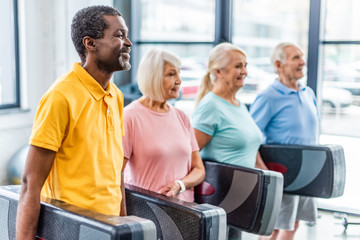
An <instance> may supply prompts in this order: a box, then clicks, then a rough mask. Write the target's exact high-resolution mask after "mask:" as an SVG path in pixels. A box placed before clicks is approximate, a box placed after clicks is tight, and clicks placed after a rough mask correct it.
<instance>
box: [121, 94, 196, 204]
mask: <svg viewBox="0 0 360 240" xmlns="http://www.w3.org/2000/svg"><path fill="white" fill-rule="evenodd" d="M124 126H125V136H124V137H123V146H124V156H125V157H126V158H127V159H129V161H128V163H127V165H126V168H125V173H124V181H125V183H128V184H131V185H134V186H138V187H141V188H145V189H149V190H151V191H154V192H159V191H160V189H161V188H162V187H164V186H166V185H167V184H169V183H172V182H174V181H175V180H177V179H182V178H184V177H185V176H186V175H187V174H188V173H189V171H190V170H191V155H192V152H194V151H198V150H199V147H198V144H197V141H196V138H195V135H194V130H193V128H192V127H191V124H190V120H189V118H188V117H187V116H186V115H185V113H183V112H182V111H180V110H179V109H176V108H175V107H173V106H171V105H170V110H169V111H168V112H166V113H158V112H154V111H152V110H150V109H148V108H147V107H145V106H143V105H142V104H141V103H140V102H139V101H134V102H132V103H130V104H129V105H128V106H126V107H125V109H124ZM177 198H179V199H181V200H184V201H189V202H190V201H194V192H193V191H192V190H187V191H185V192H183V193H181V194H179V195H178V196H177Z"/></svg>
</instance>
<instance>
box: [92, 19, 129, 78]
mask: <svg viewBox="0 0 360 240" xmlns="http://www.w3.org/2000/svg"><path fill="white" fill-rule="evenodd" d="M103 17H104V19H105V21H106V23H107V28H106V29H105V30H104V37H103V38H100V39H95V40H94V41H95V45H96V56H97V58H96V65H97V66H98V68H99V69H100V70H102V71H105V72H108V73H112V72H115V71H120V70H129V69H130V68H131V65H130V62H129V60H130V50H131V46H132V43H131V41H130V40H129V38H128V28H127V26H126V24H125V21H124V19H123V18H122V17H120V16H111V15H104V16H103Z"/></svg>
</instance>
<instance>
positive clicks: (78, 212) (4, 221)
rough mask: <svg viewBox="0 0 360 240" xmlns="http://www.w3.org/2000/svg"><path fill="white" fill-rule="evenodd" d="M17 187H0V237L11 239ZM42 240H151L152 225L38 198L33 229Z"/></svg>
mask: <svg viewBox="0 0 360 240" xmlns="http://www.w3.org/2000/svg"><path fill="white" fill-rule="evenodd" d="M19 192H20V185H16V186H15V185H14V186H2V187H0V236H1V239H2V240H14V239H15V224H16V212H17V205H18V199H19ZM37 237H38V239H43V240H64V239H66V240H119V239H121V240H155V239H156V228H155V225H154V223H153V222H151V221H150V220H147V219H142V218H140V217H136V216H127V217H119V216H109V215H103V214H100V213H96V212H94V211H90V210H86V209H83V208H79V207H76V206H74V205H70V204H67V203H64V202H61V201H58V200H54V199H50V198H43V197H42V198H41V211H40V217H39V224H38V229H37Z"/></svg>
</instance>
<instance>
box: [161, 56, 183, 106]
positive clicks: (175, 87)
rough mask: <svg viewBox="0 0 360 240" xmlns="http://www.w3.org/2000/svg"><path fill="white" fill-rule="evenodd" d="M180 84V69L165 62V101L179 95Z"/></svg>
mask: <svg viewBox="0 0 360 240" xmlns="http://www.w3.org/2000/svg"><path fill="white" fill-rule="evenodd" d="M180 84H181V79H180V69H179V68H176V67H174V66H173V65H172V64H170V63H168V62H165V64H164V70H163V90H164V93H163V97H164V100H165V101H167V100H169V99H172V98H178V97H179V94H180V93H179V90H180Z"/></svg>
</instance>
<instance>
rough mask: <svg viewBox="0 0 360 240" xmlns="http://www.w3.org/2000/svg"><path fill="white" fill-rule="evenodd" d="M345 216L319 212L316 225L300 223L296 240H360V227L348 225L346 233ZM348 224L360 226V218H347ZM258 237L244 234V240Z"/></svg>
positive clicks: (254, 239) (252, 239) (253, 239)
mask: <svg viewBox="0 0 360 240" xmlns="http://www.w3.org/2000/svg"><path fill="white" fill-rule="evenodd" d="M343 217H344V214H339V213H333V212H328V211H322V210H320V211H319V218H318V221H317V223H316V224H315V225H313V226H310V225H308V224H306V223H305V222H303V221H301V222H300V227H299V229H298V231H297V233H296V235H295V240H353V239H360V225H348V227H347V230H346V231H344V229H345V227H344V226H343ZM347 219H348V222H355V223H359V224H360V216H351V215H348V216H347ZM257 239H258V236H256V235H252V234H248V233H243V236H242V240H257Z"/></svg>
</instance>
